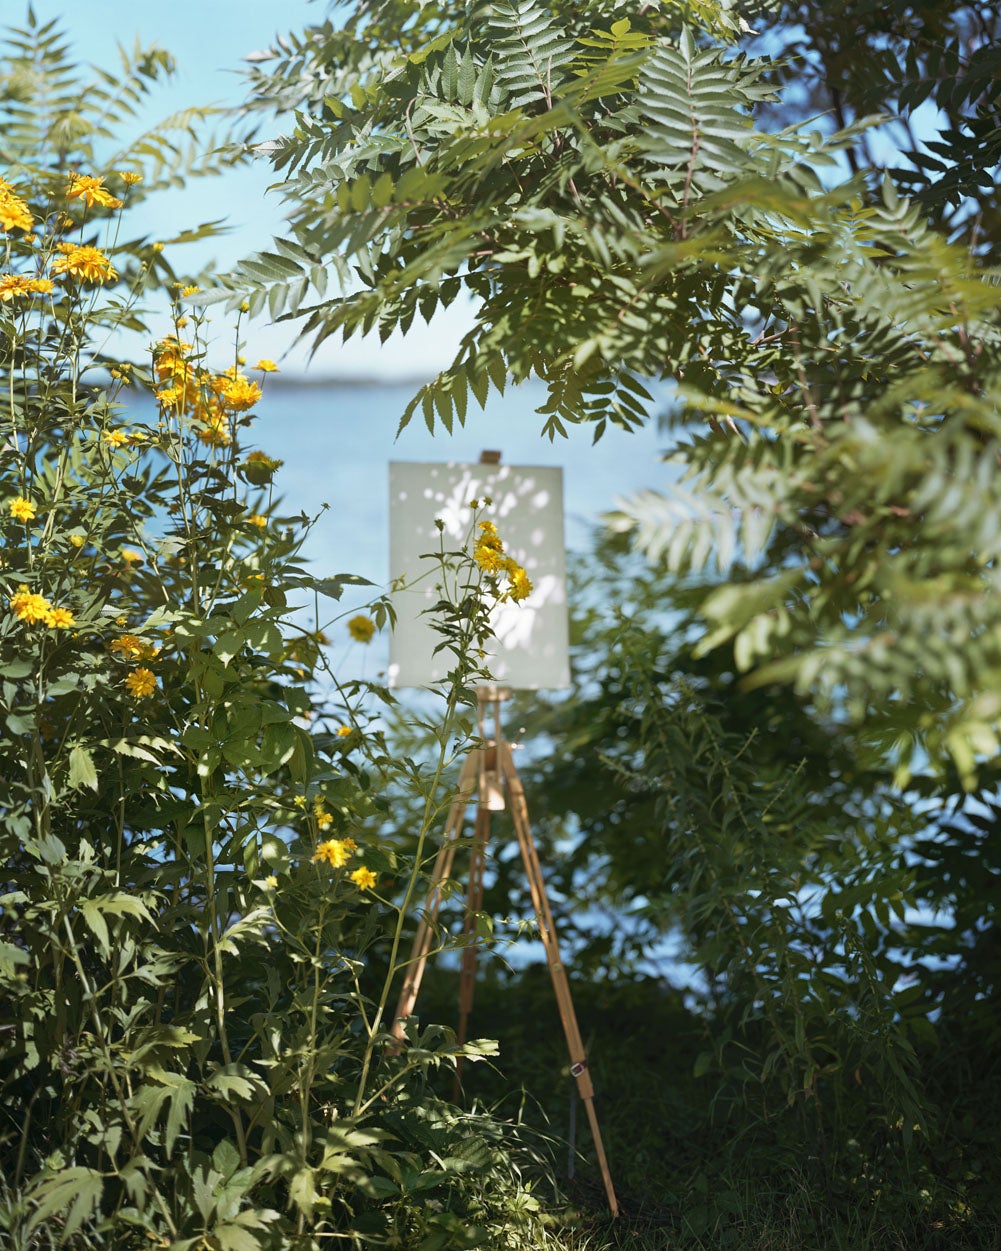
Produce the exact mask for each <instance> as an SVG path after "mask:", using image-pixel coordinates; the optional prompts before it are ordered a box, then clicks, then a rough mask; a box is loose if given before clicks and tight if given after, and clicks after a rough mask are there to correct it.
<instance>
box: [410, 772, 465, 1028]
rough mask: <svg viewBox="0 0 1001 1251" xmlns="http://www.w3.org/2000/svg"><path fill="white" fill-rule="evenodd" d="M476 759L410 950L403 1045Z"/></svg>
mask: <svg viewBox="0 0 1001 1251" xmlns="http://www.w3.org/2000/svg"><path fill="white" fill-rule="evenodd" d="M475 757H476V753H475V752H471V753H470V754H469V755H468V756H467V757H466V760H465V763H464V764H463V767H462V773H461V775H460V777H459V789H458V792H457V793H456V796H455V799H453V800H452V806H451V808H450V809H449V813H448V820H447V821H446V823H445V833H444V837H443V839H442V844H441V847H440V848H439V849H438V855H437V856H436V858H435V862H434V867H433V868H432V870H431V885H430V887H429V888H428V894H427V900H426V902H425V905H424V915H423V916H422V917H421V919H420V921H419V922H418V924H417V932H416V934H415V935H414V943H413V947H412V948H411V950H410V959H409V960H408V962H407V969H408V971H407V976H406V978H405V979H404V982H403V988H402V990H401V991H400V997H399V999H398V1000H397V1003H396V1014H395V1016H394V1018H393V1028H392V1033H393V1035H394V1037H396V1038H397V1039H399V1040H400V1041H401V1042H402V1041H403V1034H404V1026H405V1023H406V1021H407V1019H408V1018H409V1017H411V1016H413V1013H414V1008H415V1007H416V1005H417V996H418V994H419V993H420V988H421V982H422V981H423V980H424V970H425V969H426V968H427V962H428V954H429V953H430V951H431V942H432V939H433V937H434V922H435V919H436V918H437V916H438V909H439V908H440V907H441V888H442V884H443V883H444V882H445V881H446V880H447V879H448V876H449V874H450V873H451V871H452V861H453V860H454V859H455V849H456V847H457V846H458V841H459V835H460V833H461V831H462V821H463V818H464V816H465V815H466V807H467V805H468V804H469V800H470V798H471V796H472V793H473V789H474V787H475V785H476V773H477V761H476V758H475Z"/></svg>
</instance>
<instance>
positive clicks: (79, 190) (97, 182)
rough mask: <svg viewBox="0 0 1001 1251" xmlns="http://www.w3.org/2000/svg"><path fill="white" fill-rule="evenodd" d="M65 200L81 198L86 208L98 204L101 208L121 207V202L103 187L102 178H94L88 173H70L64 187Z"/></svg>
mask: <svg viewBox="0 0 1001 1251" xmlns="http://www.w3.org/2000/svg"><path fill="white" fill-rule="evenodd" d="M66 198H67V200H83V202H84V203H85V204H86V205H87V207H88V208H92V207H93V206H94V205H95V204H99V205H100V206H101V208H112V209H116V208H121V207H122V202H121V200H119V199H116V197H115V196H113V195H112V194H111V192H110V191H109V190H108V189H107V187H105V185H104V179H103V178H94V177H92V176H91V175H90V174H70V180H69V185H68V186H67V188H66Z"/></svg>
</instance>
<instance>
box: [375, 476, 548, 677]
mask: <svg viewBox="0 0 1001 1251" xmlns="http://www.w3.org/2000/svg"><path fill="white" fill-rule="evenodd" d="M485 496H489V497H490V498H491V500H492V504H491V505H490V506H489V507H488V508H485V509H483V508H481V510H480V511H479V513H478V514H477V518H478V520H479V521H486V520H489V521H492V522H493V523H494V524H495V525H496V526H497V531H498V533H499V535H500V537H501V539H502V541H503V543H504V551H505V554H506V555H508V556H513V557H514V559H515V560H516V561H517V562H518V563H519V564H520V565H522V566H523V567H524V568H525V570H526V571H527V573H528V576H529V577H530V578H531V580H532V586H533V590H532V594H531V595H530V596H529V597H528V598H527V599H526V600H523V601H522V602H521V603H520V604H514V603H504V604H499V605H497V606H496V607H495V608H494V610H493V612H492V614H491V618H490V621H491V627H492V629H493V635H494V637H493V639H492V640H491V641H490V642H489V643H488V645H487V647H486V652H487V658H488V659H487V665H488V667H489V669H490V672H491V673H492V675H493V677H494V679H495V680H496V681H497V682H499V683H503V684H504V685H505V686H510V687H513V688H516V689H519V690H538V689H539V688H555V687H564V686H569V685H570V654H569V643H568V638H567V602H566V549H565V545H564V538H563V470H562V469H559V468H553V467H543V466H533V465H479V464H477V465H464V464H422V463H412V462H411V463H405V462H391V463H390V466H389V505H390V507H389V517H390V523H389V574H390V579H391V580H392V581H393V582H395V581H396V580H397V579H399V578H403V579H405V583H406V584H407V585H410V584H416V585H412V587H411V589H403V590H400V591H394V592H393V594H392V600H393V606H394V608H395V609H396V613H397V625H396V629H395V630H394V631H393V632H392V635H391V640H390V666H389V680H390V684H391V685H393V686H428V685H430V684H431V683H432V682H437V681H440V680H441V679H442V678H443V677H445V675H446V673H447V672H448V670H449V669H450V668H452V666H453V664H454V659H453V658H452V656H451V653H450V652H447V651H442V652H439V653H438V655H437V656H435V655H433V652H434V648H435V647H436V646H437V644H438V643H440V642H441V636H440V635H439V634H436V633H435V632H434V630H433V629H432V627H431V626H430V625H429V624H428V617H427V616H424V615H422V614H423V613H424V610H425V609H426V608H428V607H429V606H430V605H431V604H433V603H434V602H435V601H436V600H437V598H438V595H437V593H436V591H435V589H434V587H435V583H437V582H439V581H440V576H439V567H438V565H437V564H435V563H434V562H433V561H429V560H422V559H421V556H422V555H423V554H425V553H427V552H435V551H437V550H438V548H439V543H440V542H441V538H442V537H444V542H445V547H446V549H453V550H454V549H456V548H458V547H461V546H462V545H463V544H466V545H467V546H471V544H472V542H474V541H475V539H471V538H470V532H471V528H472V526H473V512H472V510H471V509H470V507H469V504H470V501H471V500H474V499H478V500H480V501H481V502H482V500H483V498H484V497H485ZM437 520H440V521H442V522H443V524H444V527H445V529H444V535H443V536H439V533H438V529H437V527H436V525H435V522H436V521H437ZM422 574H423V575H424V577H423V578H422V580H421V581H419V582H418V581H417V579H418V578H419V577H420V576H421V575H422Z"/></svg>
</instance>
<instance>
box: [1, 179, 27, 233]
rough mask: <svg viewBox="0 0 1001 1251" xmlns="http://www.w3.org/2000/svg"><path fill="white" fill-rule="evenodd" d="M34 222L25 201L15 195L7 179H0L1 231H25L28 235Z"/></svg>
mask: <svg viewBox="0 0 1001 1251" xmlns="http://www.w3.org/2000/svg"><path fill="white" fill-rule="evenodd" d="M34 221H35V219H34V218H33V217H32V216H31V209H29V208H28V205H27V204H26V203H25V201H24V200H22V199H21V197H20V196H18V195H15V194H14V188H13V187H12V186H11V185H10V183H9V182H7V180H6V179H5V178H0V230H3V231H10V230H23V231H24V232H25V234H27V233H28V231H30V230H31V227H32V226H33V225H34Z"/></svg>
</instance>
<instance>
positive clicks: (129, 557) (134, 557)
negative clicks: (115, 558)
mask: <svg viewBox="0 0 1001 1251" xmlns="http://www.w3.org/2000/svg"><path fill="white" fill-rule="evenodd" d="M118 554H119V556H121V558H122V560H124V561H125V563H126V564H127V565H141V564H142V563H143V561H144V560H145V559H146V557H145V556H144V555H143V554H142V552H137V551H135V550H134V549H133V548H131V547H123V548H122V550H121V551H120V552H119V553H118Z"/></svg>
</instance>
